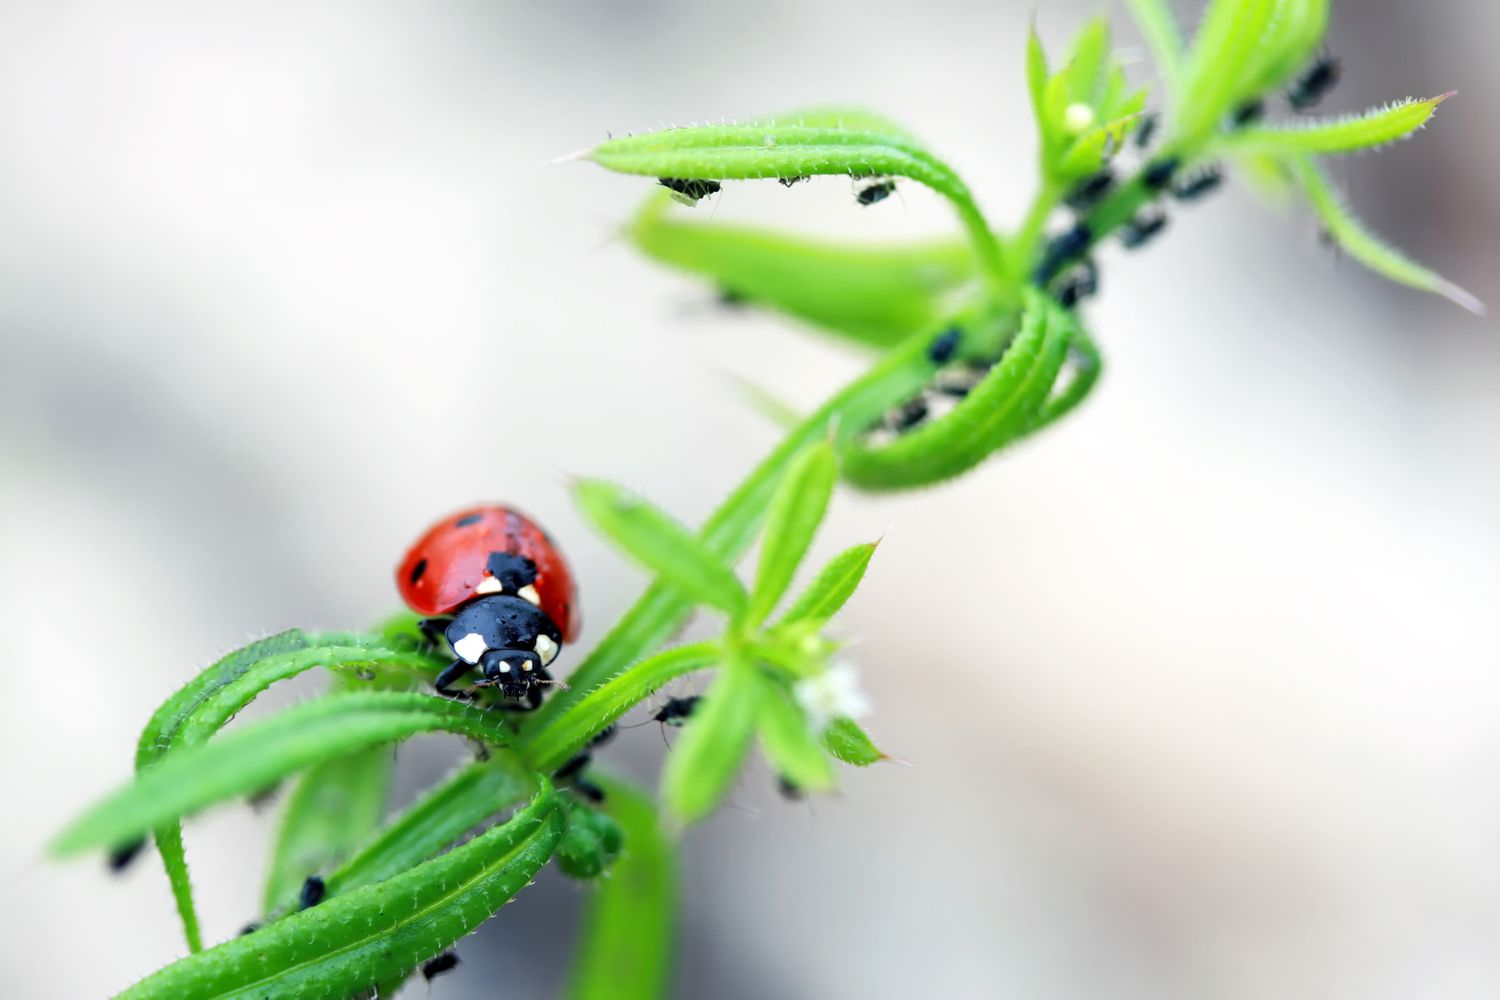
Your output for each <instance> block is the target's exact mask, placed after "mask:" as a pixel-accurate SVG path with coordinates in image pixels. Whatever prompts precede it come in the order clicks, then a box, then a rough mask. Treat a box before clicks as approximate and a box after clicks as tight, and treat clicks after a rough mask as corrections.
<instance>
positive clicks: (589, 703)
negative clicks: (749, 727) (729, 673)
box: [522, 642, 723, 774]
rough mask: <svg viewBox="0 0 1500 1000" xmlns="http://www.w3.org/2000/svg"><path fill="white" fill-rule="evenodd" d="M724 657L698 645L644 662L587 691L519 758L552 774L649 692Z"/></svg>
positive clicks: (715, 648) (712, 647)
mask: <svg viewBox="0 0 1500 1000" xmlns="http://www.w3.org/2000/svg"><path fill="white" fill-rule="evenodd" d="M722 654H723V651H722V650H721V649H720V648H719V646H718V644H716V643H711V642H700V643H695V644H693V645H691V646H678V647H677V648H676V649H668V650H665V651H664V652H661V653H657V654H656V655H655V656H652V657H649V658H647V659H645V660H642V661H641V662H640V663H637V664H635V665H634V666H632V667H631V668H630V669H629V670H627V671H625V672H624V673H621V674H617V675H615V676H614V677H612V678H610V679H609V680H608V681H606V682H605V683H603V684H601V685H599V686H598V687H596V688H594V689H593V690H592V691H590V692H588V695H587V696H586V697H584V698H582V699H581V700H580V701H578V702H577V703H576V704H575V705H574V706H573V707H572V708H571V709H570V710H569V711H567V712H565V713H564V714H562V715H561V716H559V717H558V718H556V719H555V720H553V721H551V722H550V723H549V724H548V725H547V726H546V727H545V728H543V729H542V730H541V731H540V732H538V733H537V734H535V736H534V737H532V738H531V739H530V741H529V742H527V743H526V745H525V746H524V747H523V748H522V753H523V754H524V756H525V758H526V760H527V761H528V762H529V763H530V764H531V766H532V767H534V768H536V769H537V770H538V771H542V772H545V773H549V774H550V773H551V772H553V771H555V770H557V769H558V768H559V767H561V766H562V765H563V764H565V763H567V761H568V760H569V759H570V758H572V756H573V755H574V754H576V753H578V751H580V750H582V749H583V748H584V747H586V746H588V745H589V743H590V741H592V740H593V738H594V737H595V736H597V735H599V734H600V733H601V732H603V731H604V730H605V728H607V727H608V726H609V724H610V723H612V722H614V721H615V720H616V719H618V718H619V717H620V716H622V715H624V714H625V713H626V712H628V711H630V709H631V707H632V706H634V705H636V704H638V703H639V702H641V701H642V700H644V699H645V698H646V697H648V696H649V695H650V694H651V693H652V692H654V691H657V690H659V689H661V688H662V687H663V686H665V685H666V684H667V683H668V682H670V681H672V680H675V679H676V678H678V677H683V676H686V675H687V674H690V673H692V672H693V671H695V670H703V669H705V668H707V667H711V666H713V665H714V664H716V663H718V662H719V658H720V656H721V655H722Z"/></svg>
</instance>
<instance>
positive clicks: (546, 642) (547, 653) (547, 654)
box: [533, 635, 557, 666]
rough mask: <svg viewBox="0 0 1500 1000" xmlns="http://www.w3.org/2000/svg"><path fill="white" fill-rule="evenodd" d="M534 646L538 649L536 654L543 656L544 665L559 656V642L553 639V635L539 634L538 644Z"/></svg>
mask: <svg viewBox="0 0 1500 1000" xmlns="http://www.w3.org/2000/svg"><path fill="white" fill-rule="evenodd" d="M533 648H534V649H535V650H536V655H537V656H540V657H541V658H542V664H543V666H545V665H546V664H548V663H551V662H552V661H553V660H554V659H556V658H557V643H555V642H553V641H552V637H551V636H546V635H539V636H537V637H536V645H535V646H534V647H533Z"/></svg>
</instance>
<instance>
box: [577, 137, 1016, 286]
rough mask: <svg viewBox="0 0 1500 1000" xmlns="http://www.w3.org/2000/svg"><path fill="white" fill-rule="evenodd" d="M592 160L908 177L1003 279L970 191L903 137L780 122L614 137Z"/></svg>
mask: <svg viewBox="0 0 1500 1000" xmlns="http://www.w3.org/2000/svg"><path fill="white" fill-rule="evenodd" d="M856 124H858V123H856ZM587 156H588V158H589V159H591V160H593V161H594V162H595V163H597V164H599V165H600V166H602V167H605V168H606V169H609V170H614V171H617V172H619V173H624V174H636V175H640V176H645V177H658V178H660V177H672V178H679V179H683V180H714V181H722V180H754V179H780V178H790V177H813V176H823V175H836V176H850V177H907V178H910V179H912V180H914V181H916V182H917V183H919V184H923V185H925V186H927V187H930V188H932V189H933V190H934V191H936V192H937V193H938V194H941V195H942V196H943V197H945V198H947V199H948V200H949V201H950V202H951V203H952V204H953V207H954V209H955V210H956V211H957V212H958V215H959V218H960V220H961V221H962V222H963V223H964V226H965V229H966V230H967V232H968V235H969V239H970V240H971V241H972V243H973V245H974V250H975V252H976V254H978V256H979V258H980V260H981V261H982V262H983V263H984V265H985V271H986V273H987V274H988V275H989V276H990V277H991V278H994V279H997V280H998V278H999V276H1000V275H1001V274H1002V270H1001V267H1000V249H999V244H998V243H997V242H996V241H995V237H994V234H993V233H992V232H991V229H990V226H989V223H988V222H987V221H986V220H985V218H984V215H983V213H981V212H980V211H979V206H978V205H977V204H976V203H975V201H974V196H973V194H972V193H971V192H970V191H969V188H968V185H966V184H965V183H964V182H963V180H962V179H961V178H960V177H959V176H958V174H956V173H955V172H954V171H953V169H952V168H951V167H949V166H948V165H947V164H946V163H944V162H943V161H941V160H939V159H938V158H937V157H935V156H933V155H932V154H931V153H929V152H927V150H925V149H923V148H922V147H921V146H919V145H918V144H917V143H916V142H915V141H914V140H913V139H912V138H911V137H910V136H908V135H905V134H904V133H889V132H884V131H880V130H869V129H862V128H858V127H854V128H839V127H828V126H826V125H822V126H819V125H814V126H804V125H784V124H780V123H777V124H758V125H757V124H751V125H706V126H699V127H695V128H675V129H667V130H666V131H663V132H648V133H643V134H641V135H629V136H622V137H619V138H615V139H610V140H609V141H607V142H604V143H601V144H600V145H598V146H596V147H594V149H593V150H591V151H590V152H589V153H588V154H587Z"/></svg>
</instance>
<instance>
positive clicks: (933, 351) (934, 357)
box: [927, 326, 962, 365]
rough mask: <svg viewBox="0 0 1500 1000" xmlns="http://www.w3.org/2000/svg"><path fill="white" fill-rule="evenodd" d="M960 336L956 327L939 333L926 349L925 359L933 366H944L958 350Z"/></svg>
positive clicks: (960, 332)
mask: <svg viewBox="0 0 1500 1000" xmlns="http://www.w3.org/2000/svg"><path fill="white" fill-rule="evenodd" d="M961 334H962V331H960V330H959V328H958V327H956V326H950V327H949V328H948V329H946V330H944V331H943V332H942V333H940V334H939V335H938V337H937V339H936V340H934V341H933V342H932V344H931V345H930V346H929V347H928V348H927V357H928V359H929V360H931V361H932V363H933V364H935V365H946V364H947V363H948V362H950V361H952V360H953V353H954V352H955V351H957V350H958V338H959V336H960V335H961Z"/></svg>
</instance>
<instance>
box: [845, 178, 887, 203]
mask: <svg viewBox="0 0 1500 1000" xmlns="http://www.w3.org/2000/svg"><path fill="white" fill-rule="evenodd" d="M895 190H896V182H895V181H893V180H891V179H890V178H889V177H857V178H855V180H854V200H855V201H856V202H858V203H859V204H861V205H867V206H868V205H873V204H875V203H876V202H881V201H885V200H886V199H887V198H889V197H890V196H891V193H892V192H894V191H895Z"/></svg>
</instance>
